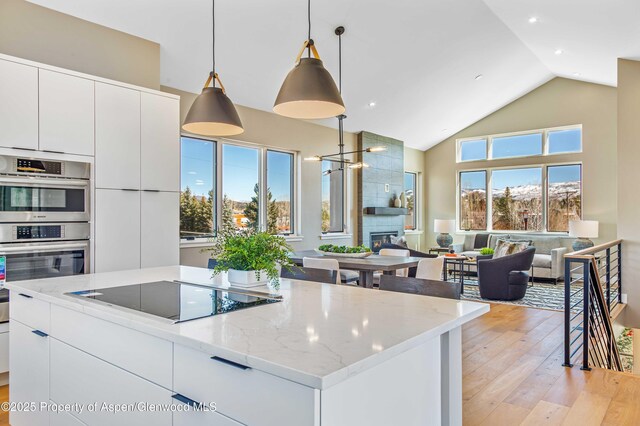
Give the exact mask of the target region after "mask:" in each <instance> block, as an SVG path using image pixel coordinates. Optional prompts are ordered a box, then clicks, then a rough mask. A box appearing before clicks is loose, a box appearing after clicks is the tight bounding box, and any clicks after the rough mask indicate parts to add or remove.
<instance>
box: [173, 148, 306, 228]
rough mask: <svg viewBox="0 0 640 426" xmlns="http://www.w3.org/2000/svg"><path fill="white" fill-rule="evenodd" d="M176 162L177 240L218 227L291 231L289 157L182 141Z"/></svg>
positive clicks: (292, 172)
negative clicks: (178, 162)
mask: <svg viewBox="0 0 640 426" xmlns="http://www.w3.org/2000/svg"><path fill="white" fill-rule="evenodd" d="M217 160H219V161H217ZM181 164H182V172H181V173H182V174H181V194H180V236H181V238H182V239H190V240H191V239H195V238H210V237H212V236H214V235H215V231H216V230H217V229H221V228H231V229H234V228H235V229H243V228H253V229H260V230H266V231H267V232H270V233H273V234H281V235H290V234H294V233H295V223H294V218H295V214H294V213H295V202H296V197H295V191H294V188H295V176H296V156H295V154H294V153H291V152H284V151H277V150H274V149H269V148H267V147H260V146H256V145H248V144H247V145H240V144H238V143H226V142H222V141H218V142H215V141H210V140H205V139H197V138H191V137H182V138H181ZM216 176H220V181H219V182H216ZM218 191H220V192H219V193H218Z"/></svg>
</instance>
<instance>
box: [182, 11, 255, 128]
mask: <svg viewBox="0 0 640 426" xmlns="http://www.w3.org/2000/svg"><path fill="white" fill-rule="evenodd" d="M211 6H212V8H211V11H212V23H213V25H212V36H213V37H212V38H213V51H212V67H211V68H212V71H211V72H210V73H209V78H208V79H207V82H206V83H204V88H203V89H202V93H200V94H199V95H198V97H197V98H196V100H195V101H193V104H192V105H191V108H190V109H189V112H188V113H187V116H186V118H185V119H184V123H183V124H182V129H183V130H185V131H187V132H189V133H195V134H197V135H204V136H233V135H239V134H240V133H242V132H244V128H243V127H242V122H241V121H240V117H239V116H238V111H236V107H235V106H234V105H233V102H231V99H229V98H228V97H227V94H226V92H225V90H224V86H223V85H222V82H221V81H220V78H219V77H218V74H217V73H216V51H215V48H216V31H215V23H216V20H215V1H214V0H212V2H211ZM216 82H217V83H218V85H219V86H220V87H216ZM209 83H211V85H212V87H209Z"/></svg>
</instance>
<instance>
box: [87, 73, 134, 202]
mask: <svg viewBox="0 0 640 426" xmlns="http://www.w3.org/2000/svg"><path fill="white" fill-rule="evenodd" d="M95 176H96V187H97V188H121V189H140V92H139V91H137V90H131V89H125V88H123V87H118V86H114V85H111V84H104V83H96V170H95Z"/></svg>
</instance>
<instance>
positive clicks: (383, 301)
mask: <svg viewBox="0 0 640 426" xmlns="http://www.w3.org/2000/svg"><path fill="white" fill-rule="evenodd" d="M160 280H179V281H185V282H192V283H196V284H204V285H211V286H217V287H225V286H228V285H229V284H228V282H227V281H226V276H224V275H221V276H218V277H215V278H212V277H211V271H210V270H208V269H204V268H193V267H187V266H171V267H162V268H149V269H140V270H130V271H121V272H109V273H98V274H87V275H75V276H71V277H61V278H50V279H42V280H31V281H17V282H12V283H7V284H6V287H7V288H9V289H10V290H11V291H12V292H18V293H24V294H27V295H30V296H33V297H34V298H37V299H41V300H44V301H48V302H51V303H54V304H57V305H61V306H64V307H67V308H70V309H75V310H77V311H81V312H84V313H86V314H88V315H91V316H94V317H98V318H101V319H104V320H107V321H110V322H113V323H117V324H120V325H123V326H126V327H129V328H132V329H135V330H138V331H141V332H144V333H148V334H151V335H154V336H157V337H160V338H163V339H166V340H169V341H172V342H174V343H176V344H180V345H185V346H189V347H192V348H194V349H199V350H202V351H204V352H207V353H210V354H211V355H212V356H213V355H216V356H220V357H223V358H226V359H229V360H231V361H235V362H238V363H241V364H244V365H248V366H250V367H252V368H255V369H258V370H261V371H264V372H267V373H271V374H274V375H276V376H279V377H283V378H286V379H289V380H292V381H294V382H298V383H301V384H304V385H307V386H311V387H314V388H317V389H326V388H328V387H330V386H333V385H335V384H336V383H339V382H341V381H342V380H344V379H346V378H348V377H350V376H352V375H355V374H358V373H359V372H361V371H363V370H366V369H368V368H370V367H372V366H375V365H377V364H380V363H382V362H384V361H386V360H388V359H390V358H393V357H395V356H396V355H398V354H400V353H402V352H404V351H407V350H409V349H411V348H413V347H416V346H418V345H420V344H422V343H424V342H427V341H428V340H431V339H433V338H435V337H436V336H439V335H441V334H443V333H446V332H447V331H449V330H451V329H453V328H455V327H458V326H460V325H462V324H464V323H466V322H468V321H470V320H472V319H474V318H477V317H479V316H481V315H482V314H484V313H486V312H488V311H489V305H488V304H484V303H476V302H467V301H456V300H449V299H442V298H434V297H425V296H417V295H410V294H404V293H394V292H387V291H379V290H372V289H364V288H357V287H350V286H338V285H335V284H320V283H314V282H305V281H297V280H285V279H283V280H282V281H281V284H280V289H279V290H278V291H277V292H279V293H280V294H281V295H282V297H283V301H282V302H280V303H272V304H267V305H261V306H257V307H252V308H249V309H245V310H240V311H236V312H230V313H227V314H222V315H218V316H213V317H207V318H201V319H196V320H193V321H187V322H183V323H178V324H169V323H168V321H166V320H164V321H163V320H156V319H155V318H150V317H149V316H146V315H144V314H139V313H136V312H135V311H131V310H128V309H124V308H116V307H113V306H106V305H102V304H99V303H94V302H91V301H90V300H83V299H81V298H76V297H71V296H67V295H65V294H64V293H68V292H73V291H80V290H93V289H98V288H105V287H117V286H123V285H130V284H140V283H145V282H152V281H160ZM252 290H256V291H265V292H269V291H270V290H269V289H268V288H267V287H262V288H258V289H252ZM271 291H273V290H271Z"/></svg>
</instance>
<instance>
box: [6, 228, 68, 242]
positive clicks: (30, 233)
mask: <svg viewBox="0 0 640 426" xmlns="http://www.w3.org/2000/svg"><path fill="white" fill-rule="evenodd" d="M13 229H14V231H13V232H14V235H13V237H14V239H15V240H54V239H60V238H64V225H18V226H14V227H13Z"/></svg>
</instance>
